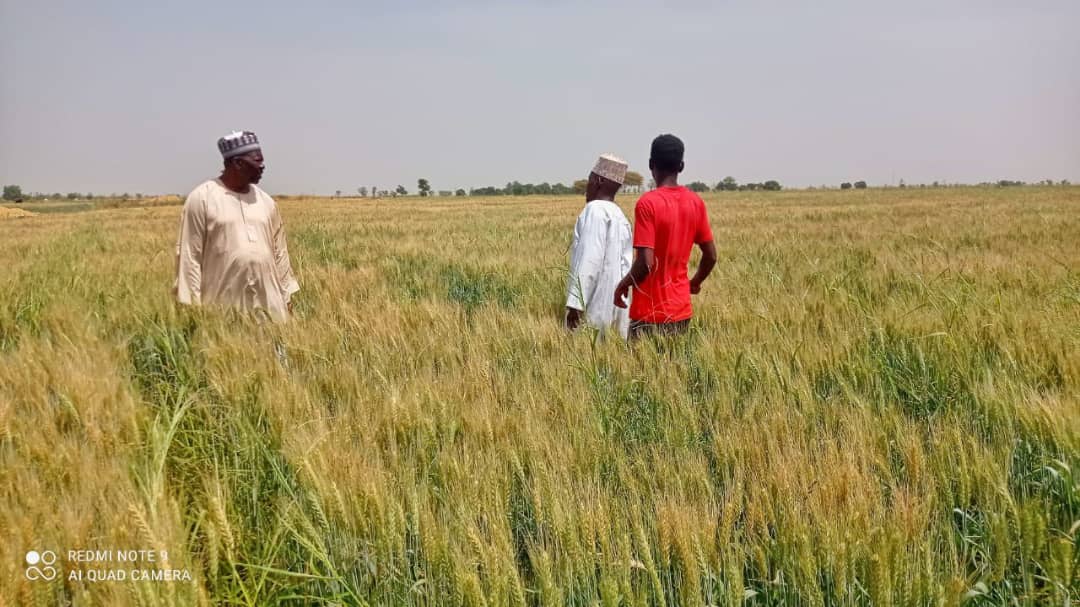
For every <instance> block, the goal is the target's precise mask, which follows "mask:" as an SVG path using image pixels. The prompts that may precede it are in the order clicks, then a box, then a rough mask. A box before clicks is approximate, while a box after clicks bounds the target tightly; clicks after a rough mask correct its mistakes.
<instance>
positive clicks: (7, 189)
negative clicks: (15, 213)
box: [4, 185, 23, 200]
mask: <svg viewBox="0 0 1080 607" xmlns="http://www.w3.org/2000/svg"><path fill="white" fill-rule="evenodd" d="M22 197H23V193H22V188H21V187H19V186H17V185H6V186H4V200H21V199H22Z"/></svg>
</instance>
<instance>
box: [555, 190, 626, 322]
mask: <svg viewBox="0 0 1080 607" xmlns="http://www.w3.org/2000/svg"><path fill="white" fill-rule="evenodd" d="M632 243H633V233H632V231H631V229H630V222H629V221H627V219H626V215H624V214H623V212H622V209H620V208H619V207H618V206H617V205H616V204H615V203H614V202H609V201H607V200H593V201H590V202H589V203H588V204H586V205H585V208H584V209H582V211H581V214H580V215H578V219H577V223H576V224H575V225H574V242H573V244H572V245H571V249H570V280H569V283H568V285H567V289H566V307H568V308H573V309H575V310H580V311H582V312H584V313H585V314H584V316H585V321H586V322H587V323H589V324H590V325H592V326H594V327H597V328H600V329H604V328H607V327H614V328H615V329H616V330H617V331H619V334H621V335H622V336H623V337H626V334H627V331H628V328H629V325H630V317H629V315H628V312H627V309H626V308H617V307H615V305H614V303H612V302H613V301H614V299H615V287H616V286H618V284H619V281H620V280H622V277H623V276H625V275H626V273H627V272H629V271H630V264H631V263H633V246H632Z"/></svg>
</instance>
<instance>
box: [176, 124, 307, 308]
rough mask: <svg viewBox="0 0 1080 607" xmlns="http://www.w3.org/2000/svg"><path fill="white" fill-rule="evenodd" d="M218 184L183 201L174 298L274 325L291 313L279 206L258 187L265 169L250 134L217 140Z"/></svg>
mask: <svg viewBox="0 0 1080 607" xmlns="http://www.w3.org/2000/svg"><path fill="white" fill-rule="evenodd" d="M218 150H219V151H220V152H221V155H222V157H223V158H224V162H225V169H224V171H223V172H222V173H221V177H219V178H217V179H211V180H209V181H206V182H204V183H201V184H199V185H198V186H196V188H195V189H194V190H192V192H191V194H189V195H188V197H187V200H186V201H185V202H184V210H183V212H182V215H181V218H180V237H179V241H178V243H177V246H176V259H177V264H176V268H177V270H176V286H175V292H176V299H177V301H179V302H180V303H182V304H188V305H208V304H213V305H222V306H229V307H235V308H240V309H243V310H249V311H261V312H263V313H265V314H267V315H269V317H270V318H271V319H273V320H275V321H285V320H287V319H288V317H289V315H290V314H291V312H292V295H293V294H294V293H296V292H297V291H299V290H300V285H299V284H297V282H296V279H295V278H294V277H293V272H292V264H291V263H290V261H289V250H288V247H287V246H286V242H285V227H284V225H282V222H281V216H280V215H279V214H278V209H277V203H275V202H274V199H273V198H271V197H270V196H269V195H268V194H267V193H266V192H264V191H262V189H260V188H259V187H258V186H257V185H255V184H257V183H259V180H260V179H261V178H262V174H263V170H264V169H265V164H264V160H263V155H262V149H261V147H260V145H259V140H258V138H257V137H256V136H255V133H252V132H250V131H244V132H235V133H231V134H229V135H226V136H225V137H222V138H221V139H219V140H218Z"/></svg>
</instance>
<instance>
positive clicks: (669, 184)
mask: <svg viewBox="0 0 1080 607" xmlns="http://www.w3.org/2000/svg"><path fill="white" fill-rule="evenodd" d="M656 187H658V188H677V187H679V176H678V175H668V176H667V177H664V178H663V179H661V180H660V183H658V184H656Z"/></svg>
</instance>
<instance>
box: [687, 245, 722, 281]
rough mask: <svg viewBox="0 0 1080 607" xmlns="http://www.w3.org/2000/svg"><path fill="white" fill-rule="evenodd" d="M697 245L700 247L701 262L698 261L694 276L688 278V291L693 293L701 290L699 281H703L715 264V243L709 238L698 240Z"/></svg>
mask: <svg viewBox="0 0 1080 607" xmlns="http://www.w3.org/2000/svg"><path fill="white" fill-rule="evenodd" d="M698 247H699V248H700V249H701V262H699V263H698V267H697V272H695V273H694V277H693V278H691V279H690V293H692V294H694V295H697V294H698V293H700V292H701V283H703V282H705V279H706V278H708V277H709V273H711V272H712V271H713V267H715V266H716V243H714V242H713V241H711V240H710V241H709V242H699V243H698Z"/></svg>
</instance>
